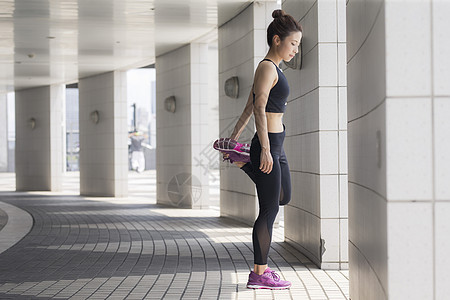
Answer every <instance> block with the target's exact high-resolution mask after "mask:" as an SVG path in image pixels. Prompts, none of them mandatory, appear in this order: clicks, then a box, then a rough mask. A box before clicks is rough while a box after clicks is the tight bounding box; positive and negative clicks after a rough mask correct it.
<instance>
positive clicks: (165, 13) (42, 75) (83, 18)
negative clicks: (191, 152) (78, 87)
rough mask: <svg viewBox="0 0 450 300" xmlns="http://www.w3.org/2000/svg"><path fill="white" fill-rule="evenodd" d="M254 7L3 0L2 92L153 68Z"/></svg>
mask: <svg viewBox="0 0 450 300" xmlns="http://www.w3.org/2000/svg"><path fill="white" fill-rule="evenodd" d="M272 1H273V0H272ZM251 2H253V1H251V0H15V1H14V0H0V93H5V92H11V91H14V90H19V89H24V88H29V87H35V86H41V85H49V84H55V83H73V82H77V81H78V78H83V77H86V76H90V75H93V74H98V73H102V72H107V71H112V70H118V69H129V68H133V67H134V68H136V67H143V66H146V65H149V64H152V63H154V62H155V55H160V54H163V53H165V52H168V51H171V50H173V49H176V48H178V47H180V46H181V45H183V44H187V43H189V42H191V41H194V40H196V39H198V38H199V37H202V36H204V35H207V36H210V35H208V33H210V32H211V31H214V29H216V28H217V27H218V26H220V25H222V24H223V23H225V22H227V21H228V20H229V19H231V18H232V17H233V16H235V15H236V14H238V13H239V12H240V11H242V10H243V9H244V8H245V7H246V6H247V5H249V4H250V3H251Z"/></svg>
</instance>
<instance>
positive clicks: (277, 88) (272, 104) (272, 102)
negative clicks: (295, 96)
mask: <svg viewBox="0 0 450 300" xmlns="http://www.w3.org/2000/svg"><path fill="white" fill-rule="evenodd" d="M265 60H267V61H270V62H271V63H273V64H274V65H275V68H276V69H277V73H278V81H277V83H276V84H275V85H274V86H273V88H271V89H270V93H269V99H267V105H266V112H274V113H284V112H285V111H286V104H287V97H288V95H289V85H288V81H287V79H286V77H285V76H284V74H283V72H282V71H281V70H280V68H278V66H277V65H276V64H275V63H274V62H273V61H271V60H270V59H267V58H265V59H263V60H262V61H265ZM253 103H255V92H253Z"/></svg>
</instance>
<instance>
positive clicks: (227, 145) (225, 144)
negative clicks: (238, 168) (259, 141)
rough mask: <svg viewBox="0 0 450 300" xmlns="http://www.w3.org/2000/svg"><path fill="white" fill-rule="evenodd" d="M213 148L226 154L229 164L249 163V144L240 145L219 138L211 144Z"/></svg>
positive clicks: (227, 139)
mask: <svg viewBox="0 0 450 300" xmlns="http://www.w3.org/2000/svg"><path fill="white" fill-rule="evenodd" d="M213 148H214V149H216V150H218V151H220V152H222V153H224V154H228V158H225V159H224V160H227V159H229V160H230V162H234V161H242V162H244V163H247V162H249V161H250V144H241V143H238V142H237V141H235V140H233V139H230V138H220V139H218V140H216V141H215V142H214V144H213Z"/></svg>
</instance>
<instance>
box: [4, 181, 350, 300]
mask: <svg viewBox="0 0 450 300" xmlns="http://www.w3.org/2000/svg"><path fill="white" fill-rule="evenodd" d="M13 187H14V177H13V175H12V174H0V201H2V202H4V203H7V204H10V205H14V206H16V207H18V208H21V209H23V210H25V211H27V212H28V213H29V214H31V215H32V217H33V219H34V225H33V227H32V228H31V231H30V232H29V233H28V234H27V235H26V236H25V237H24V238H23V239H22V240H20V241H19V242H18V243H16V244H15V245H14V246H12V247H11V248H9V249H8V250H6V251H4V252H3V253H1V254H0V299H348V271H323V270H320V269H318V268H317V267H315V266H314V265H313V264H312V263H311V262H310V261H309V260H308V259H307V258H306V257H304V256H303V255H302V254H301V253H299V252H298V251H297V250H295V249H294V248H293V247H291V246H290V245H289V244H287V243H284V242H283V241H282V240H283V238H282V228H279V229H276V230H275V233H274V243H273V244H272V249H271V252H270V259H269V265H270V266H271V267H272V268H273V269H275V270H276V271H278V272H279V273H280V274H281V276H282V277H283V278H284V279H286V280H290V281H292V284H293V286H292V288H291V289H290V290H284V291H270V290H250V289H247V288H246V287H245V284H246V281H247V277H248V273H249V270H250V268H251V267H252V264H253V254H252V245H251V228H249V227H248V226H245V225H242V224H240V223H237V222H234V221H232V220H229V219H224V218H220V217H219V212H218V210H217V209H210V210H187V209H172V208H167V207H162V206H158V205H156V204H155V173H154V172H145V173H144V174H134V173H130V187H132V188H131V190H132V191H133V192H132V193H131V195H130V197H128V198H126V199H114V198H86V197H80V196H77V195H76V194H77V192H78V191H77V179H76V176H74V175H73V174H69V175H68V176H67V177H66V179H65V186H64V187H65V192H64V193H45V192H30V193H16V192H12V190H13ZM213 194H214V193H213ZM11 218H14V217H13V216H9V220H10V219H11Z"/></svg>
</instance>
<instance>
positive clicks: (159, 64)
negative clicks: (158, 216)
mask: <svg viewBox="0 0 450 300" xmlns="http://www.w3.org/2000/svg"><path fill="white" fill-rule="evenodd" d="M207 63H208V44H207V43H192V44H189V45H186V46H183V47H181V48H179V49H176V50H174V51H172V52H169V53H166V54H163V55H160V56H158V57H156V112H157V113H156V130H157V134H156V139H157V143H156V144H157V148H156V170H157V203H159V204H165V205H170V206H175V207H186V208H208V196H209V191H208V188H209V176H208V174H209V172H208V167H209V161H207V160H202V159H199V158H200V157H201V153H202V152H204V151H208V150H209V149H210V147H211V145H210V141H209V139H208V64H207ZM171 97H172V98H171ZM169 99H174V103H175V109H174V111H169V110H167V109H166V103H167V101H172V100H169Z"/></svg>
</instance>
